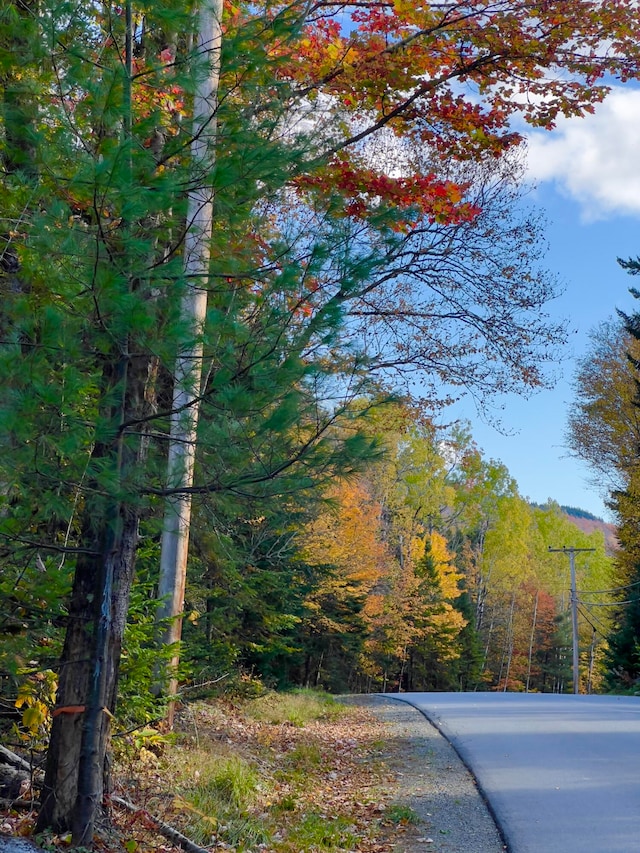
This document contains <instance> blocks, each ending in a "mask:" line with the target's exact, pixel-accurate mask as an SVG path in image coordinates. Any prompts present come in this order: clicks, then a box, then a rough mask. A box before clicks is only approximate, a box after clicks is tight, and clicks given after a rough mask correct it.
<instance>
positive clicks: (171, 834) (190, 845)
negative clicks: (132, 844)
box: [111, 796, 209, 853]
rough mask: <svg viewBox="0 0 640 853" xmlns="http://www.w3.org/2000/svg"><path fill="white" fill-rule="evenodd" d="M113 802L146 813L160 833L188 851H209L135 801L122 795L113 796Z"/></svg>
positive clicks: (202, 852)
mask: <svg viewBox="0 0 640 853" xmlns="http://www.w3.org/2000/svg"><path fill="white" fill-rule="evenodd" d="M111 802H112V803H115V804H116V805H118V806H122V807H123V808H125V809H127V810H128V811H130V812H140V813H141V814H144V816H145V817H148V818H150V819H151V820H152V821H153V823H154V824H155V825H156V827H157V829H158V832H159V833H160V835H163V836H164V837H165V838H167V839H168V840H169V841H171V842H172V843H173V844H177V845H178V846H179V847H182V849H183V850H186V851H187V853H209V851H208V850H206V849H205V848H204V847H199V846H198V845H197V844H195V843H194V842H193V841H191V840H190V839H189V838H187V836H186V835H183V834H182V833H181V832H178V830H177V829H174V828H173V827H172V826H169V824H168V823H165V822H164V821H163V820H160V819H159V818H157V817H154V816H153V815H152V814H149V812H148V811H147V810H146V809H143V808H141V807H140V806H136V805H135V804H134V803H130V802H129V801H128V800H123V799H122V797H116V796H112V797H111Z"/></svg>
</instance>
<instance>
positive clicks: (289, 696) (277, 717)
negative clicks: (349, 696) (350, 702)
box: [246, 690, 348, 728]
mask: <svg viewBox="0 0 640 853" xmlns="http://www.w3.org/2000/svg"><path fill="white" fill-rule="evenodd" d="M246 713H247V715H248V716H250V717H252V718H253V719H254V720H259V721H261V722H266V723H272V724H273V725H281V724H282V723H289V724H290V725H293V726H298V727H301V728H302V727H304V726H305V725H307V724H308V723H311V722H314V721H315V720H336V719H339V718H340V717H342V716H343V715H344V714H346V713H348V711H347V709H346V708H345V707H344V706H343V705H340V703H338V702H336V700H335V699H334V698H333V696H331V695H330V694H328V693H323V692H320V691H317V690H295V691H292V692H291V693H268V694H267V695H265V696H260V697H259V698H257V699H254V700H253V701H251V702H249V703H248V704H247V706H246Z"/></svg>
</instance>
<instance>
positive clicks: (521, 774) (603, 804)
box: [386, 693, 640, 853]
mask: <svg viewBox="0 0 640 853" xmlns="http://www.w3.org/2000/svg"><path fill="white" fill-rule="evenodd" d="M386 696H387V698H394V699H399V700H401V701H403V702H408V703H409V704H411V705H413V706H414V707H416V708H418V709H419V710H420V711H422V712H423V713H424V714H425V716H426V717H427V718H428V719H429V720H431V722H432V723H434V724H435V725H436V726H437V727H438V728H439V729H440V731H441V732H442V733H443V734H444V735H445V736H446V737H447V738H448V739H449V741H450V742H451V743H452V744H453V746H454V747H455V748H456V750H457V752H458V753H459V755H460V756H461V758H462V759H463V761H464V762H465V763H466V764H467V766H468V767H469V768H470V770H471V771H472V773H473V774H474V776H475V777H476V780H477V782H478V785H479V787H480V789H481V790H482V792H483V794H484V796H485V797H486V799H487V801H488V802H489V805H490V807H491V809H492V811H493V813H494V816H495V818H496V821H497V823H498V826H499V827H500V829H501V831H502V833H503V836H504V838H505V841H506V843H507V845H508V848H509V851H510V853H640V697H628V696H573V695H571V696H556V695H550V694H539V693H536V694H533V693H529V694H523V693H396V694H386ZM469 853H473V851H471V850H470V851H469Z"/></svg>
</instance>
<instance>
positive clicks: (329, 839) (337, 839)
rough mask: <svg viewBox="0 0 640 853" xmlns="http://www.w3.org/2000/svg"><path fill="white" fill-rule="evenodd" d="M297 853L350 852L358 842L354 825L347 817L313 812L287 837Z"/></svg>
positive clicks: (292, 828) (291, 830)
mask: <svg viewBox="0 0 640 853" xmlns="http://www.w3.org/2000/svg"><path fill="white" fill-rule="evenodd" d="M287 841H288V843H289V845H293V846H292V847H291V848H290V849H294V850H296V853H304V851H312V850H313V851H315V850H329V851H332V850H349V849H351V848H352V847H353V846H354V845H355V842H356V835H355V834H354V831H353V825H352V823H351V822H350V821H349V820H348V819H347V818H345V817H341V816H337V817H331V818H330V817H327V816H326V815H323V814H319V813H317V812H311V813H308V814H306V815H304V817H303V818H302V820H301V821H300V822H299V823H297V824H296V825H294V826H292V827H291V829H290V831H289V833H288V837H287Z"/></svg>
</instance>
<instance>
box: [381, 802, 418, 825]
mask: <svg viewBox="0 0 640 853" xmlns="http://www.w3.org/2000/svg"><path fill="white" fill-rule="evenodd" d="M384 819H385V820H386V821H389V822H390V823H394V824H396V825H401V824H405V825H406V824H408V823H410V824H411V825H412V826H415V825H416V824H418V823H420V818H419V817H418V815H417V814H416V813H415V812H414V810H413V809H412V808H411V806H405V805H403V804H402V803H391V804H390V805H388V806H387V808H386V809H385V810H384Z"/></svg>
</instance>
